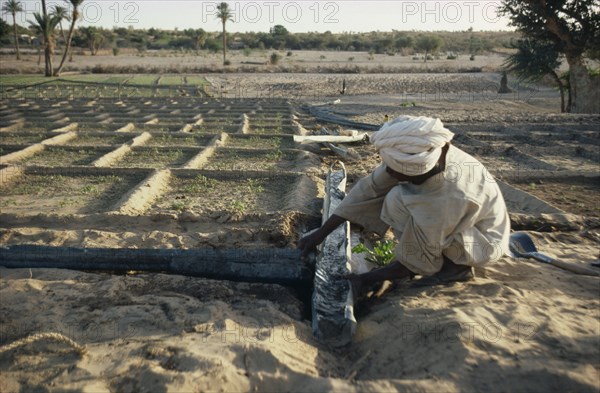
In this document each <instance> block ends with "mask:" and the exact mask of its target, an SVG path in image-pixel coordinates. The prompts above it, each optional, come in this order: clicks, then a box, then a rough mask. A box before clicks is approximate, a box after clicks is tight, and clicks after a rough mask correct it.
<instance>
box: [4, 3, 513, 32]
mask: <svg viewBox="0 0 600 393" xmlns="http://www.w3.org/2000/svg"><path fill="white" fill-rule="evenodd" d="M2 3H4V2H2ZM218 3H219V2H218V1H194V0H170V1H157V0H145V1H137V2H134V1H113V0H95V1H84V2H83V4H82V6H81V7H80V13H81V19H80V20H79V21H78V23H77V26H97V27H102V28H106V29H112V28H115V27H117V28H120V27H129V26H132V27H133V28H134V29H150V28H156V29H161V30H179V31H182V30H185V29H189V28H193V29H198V28H202V29H204V30H205V31H207V32H211V33H214V32H221V29H222V27H221V22H220V20H218V19H217V18H216V6H217V4H218ZM227 3H228V4H229V5H230V8H231V9H232V13H233V16H234V21H230V22H228V23H227V25H226V28H227V32H228V33H252V32H254V33H257V32H269V29H270V28H272V27H273V26H275V25H282V26H284V27H285V28H286V29H287V30H288V31H289V32H290V33H325V32H327V31H329V32H331V33H333V34H344V33H346V34H361V33H371V32H391V31H394V30H395V31H413V32H420V31H422V32H432V33H433V32H437V31H439V32H458V31H466V30H468V29H469V28H473V31H481V32H511V31H515V29H512V28H510V26H508V20H507V19H505V18H503V17H500V16H498V15H497V12H496V7H497V6H499V5H500V2H499V1H494V0H483V1H439V0H420V1H403V0H401V1H395V0H375V1H369V2H368V3H366V4H368V6H367V5H366V4H365V2H361V1H360V0H342V1H314V0H309V1H306V0H300V1H268V0H266V1H228V2H227ZM21 4H22V7H23V9H24V12H20V13H18V14H17V18H16V21H17V24H18V25H21V26H25V27H27V26H28V25H29V22H28V21H29V20H32V19H33V13H34V12H40V11H41V1H30V0H22V1H21ZM56 5H60V6H63V7H66V8H68V9H70V7H69V6H70V3H68V2H65V1H47V2H46V6H47V9H48V10H49V11H50V10H51V9H52V8H53V7H54V6H56ZM173 7H185V8H186V12H179V13H173V12H172V10H173ZM165 16H166V18H165ZM2 18H3V19H4V20H5V21H6V22H8V23H10V24H12V16H11V15H10V14H5V13H3V14H2ZM394 18H395V19H394ZM379 19H381V20H379ZM194 20H197V23H196V22H194ZM373 25H377V29H373ZM432 25H433V26H435V27H436V28H435V29H432V28H430V27H431V26H432Z"/></svg>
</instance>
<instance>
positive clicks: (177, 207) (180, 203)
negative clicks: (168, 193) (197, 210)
mask: <svg viewBox="0 0 600 393" xmlns="http://www.w3.org/2000/svg"><path fill="white" fill-rule="evenodd" d="M171 209H173V210H177V211H179V212H180V211H183V209H185V202H183V201H176V202H173V204H172V205H171Z"/></svg>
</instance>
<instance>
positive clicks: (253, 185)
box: [246, 179, 265, 194]
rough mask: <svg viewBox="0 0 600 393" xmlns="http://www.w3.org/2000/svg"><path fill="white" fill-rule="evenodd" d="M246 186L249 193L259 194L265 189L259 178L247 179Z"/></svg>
mask: <svg viewBox="0 0 600 393" xmlns="http://www.w3.org/2000/svg"><path fill="white" fill-rule="evenodd" d="M246 186H247V187H248V191H249V192H250V193H254V194H260V193H261V192H264V191H265V188H264V187H263V185H262V182H261V181H260V180H259V179H248V180H247V181H246Z"/></svg>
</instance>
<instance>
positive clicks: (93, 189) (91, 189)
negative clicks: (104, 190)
mask: <svg viewBox="0 0 600 393" xmlns="http://www.w3.org/2000/svg"><path fill="white" fill-rule="evenodd" d="M81 193H82V194H97V193H98V187H97V186H95V185H92V184H88V185H87V186H84V187H82V188H81Z"/></svg>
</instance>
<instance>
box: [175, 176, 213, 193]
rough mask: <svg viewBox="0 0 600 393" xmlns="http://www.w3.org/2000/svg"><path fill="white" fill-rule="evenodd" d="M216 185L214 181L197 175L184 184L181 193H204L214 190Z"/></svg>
mask: <svg viewBox="0 0 600 393" xmlns="http://www.w3.org/2000/svg"><path fill="white" fill-rule="evenodd" d="M216 185H217V181H216V180H215V179H210V178H208V177H206V176H203V175H198V176H196V177H195V178H194V179H193V180H191V181H190V182H189V183H188V184H186V185H185V187H183V191H185V192H187V193H190V194H195V193H199V192H203V191H206V190H208V189H210V188H214V187H215V186H216Z"/></svg>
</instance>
